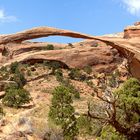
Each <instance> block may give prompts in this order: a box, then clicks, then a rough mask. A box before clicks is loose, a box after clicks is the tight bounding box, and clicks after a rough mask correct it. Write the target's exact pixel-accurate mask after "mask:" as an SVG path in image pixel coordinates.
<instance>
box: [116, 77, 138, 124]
mask: <svg viewBox="0 0 140 140" xmlns="http://www.w3.org/2000/svg"><path fill="white" fill-rule="evenodd" d="M115 94H116V95H117V96H119V98H118V105H119V107H120V109H121V110H122V111H125V113H126V114H125V115H124V117H125V118H123V119H125V121H124V120H122V122H123V123H125V124H126V125H128V124H130V125H131V123H132V124H133V123H134V122H135V123H137V122H138V121H139V119H140V116H139V115H140V114H139V112H140V82H139V81H138V80H137V79H135V78H130V79H128V80H127V81H126V82H124V84H123V85H122V86H121V87H120V88H119V89H118V90H116V92H115Z"/></svg>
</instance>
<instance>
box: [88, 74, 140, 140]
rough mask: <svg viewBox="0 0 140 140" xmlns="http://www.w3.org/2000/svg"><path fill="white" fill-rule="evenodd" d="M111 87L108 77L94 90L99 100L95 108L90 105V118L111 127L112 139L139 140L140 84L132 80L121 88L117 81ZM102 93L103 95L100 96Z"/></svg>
mask: <svg viewBox="0 0 140 140" xmlns="http://www.w3.org/2000/svg"><path fill="white" fill-rule="evenodd" d="M109 85H110V84H109ZM109 85H108V81H107V78H106V77H104V80H101V79H100V83H99V85H98V86H97V87H96V88H95V89H94V92H95V93H96V96H97V98H98V99H99V100H98V102H96V101H95V102H93V106H91V105H90V104H89V105H88V109H89V111H88V116H89V117H91V118H92V119H95V120H99V121H101V122H103V123H104V124H106V125H107V126H111V127H112V130H113V131H112V134H111V135H112V136H111V137H112V139H116V140H117V139H119V137H122V138H123V137H126V138H127V139H130V140H131V139H133V140H138V139H139V137H140V122H139V119H140V82H139V81H138V80H137V79H135V78H130V79H128V80H127V81H125V82H124V83H123V84H122V85H121V86H120V87H119V88H118V82H117V81H115V82H113V86H112V84H111V85H110V86H109ZM101 92H102V94H103V95H99V93H101ZM97 110H98V111H97ZM103 135H105V132H104V133H103ZM108 135H109V134H108ZM118 135H119V136H118ZM117 137H118V138H117Z"/></svg>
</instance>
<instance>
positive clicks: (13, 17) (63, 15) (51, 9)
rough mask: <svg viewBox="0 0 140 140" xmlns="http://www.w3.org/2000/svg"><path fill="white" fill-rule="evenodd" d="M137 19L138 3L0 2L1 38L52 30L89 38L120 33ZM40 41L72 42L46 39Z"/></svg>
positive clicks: (113, 0)
mask: <svg viewBox="0 0 140 140" xmlns="http://www.w3.org/2000/svg"><path fill="white" fill-rule="evenodd" d="M139 19H140V0H0V34H7V33H14V32H17V31H21V30H24V29H28V28H32V27H36V26H51V27H57V28H62V29H69V30H74V31H78V32H82V33H87V34H91V35H103V34H109V33H116V32H120V31H123V29H124V27H125V26H127V25H131V24H133V23H134V22H136V21H138V20H139ZM43 41H56V42H73V41H77V40H76V39H70V38H62V37H49V38H45V39H43Z"/></svg>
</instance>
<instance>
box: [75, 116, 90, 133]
mask: <svg viewBox="0 0 140 140" xmlns="http://www.w3.org/2000/svg"><path fill="white" fill-rule="evenodd" d="M77 127H78V129H79V132H80V134H82V135H86V134H89V135H90V134H91V133H92V124H91V120H90V119H89V118H88V117H87V116H83V115H81V116H80V117H79V118H78V119H77Z"/></svg>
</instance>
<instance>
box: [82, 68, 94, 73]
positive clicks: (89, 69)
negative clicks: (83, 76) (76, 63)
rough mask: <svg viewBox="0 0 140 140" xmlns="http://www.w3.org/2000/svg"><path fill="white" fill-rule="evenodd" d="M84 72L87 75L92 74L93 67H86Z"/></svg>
mask: <svg viewBox="0 0 140 140" xmlns="http://www.w3.org/2000/svg"><path fill="white" fill-rule="evenodd" d="M83 70H84V72H86V73H87V74H91V73H92V67H91V66H86V67H84V69H83Z"/></svg>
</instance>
